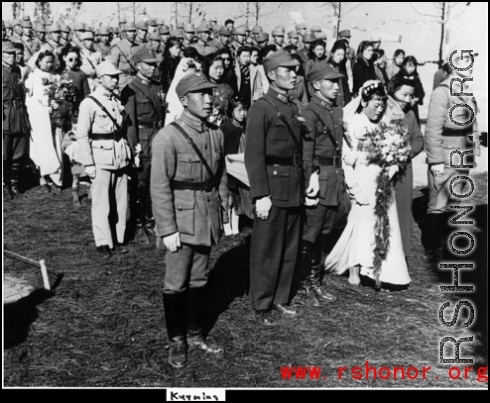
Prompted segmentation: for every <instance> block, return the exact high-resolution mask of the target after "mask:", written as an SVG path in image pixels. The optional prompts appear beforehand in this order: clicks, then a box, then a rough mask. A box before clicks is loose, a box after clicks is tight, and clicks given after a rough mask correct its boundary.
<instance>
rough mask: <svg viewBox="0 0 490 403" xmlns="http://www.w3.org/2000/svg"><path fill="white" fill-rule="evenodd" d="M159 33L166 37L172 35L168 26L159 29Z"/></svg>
mask: <svg viewBox="0 0 490 403" xmlns="http://www.w3.org/2000/svg"><path fill="white" fill-rule="evenodd" d="M158 33H159V34H160V35H166V34H169V33H170V28H169V27H168V26H167V25H164V26H163V27H160V28H159V29H158Z"/></svg>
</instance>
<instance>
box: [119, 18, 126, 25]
mask: <svg viewBox="0 0 490 403" xmlns="http://www.w3.org/2000/svg"><path fill="white" fill-rule="evenodd" d="M126 22H127V21H126V18H124V17H122V18H121V19H120V20H119V24H126Z"/></svg>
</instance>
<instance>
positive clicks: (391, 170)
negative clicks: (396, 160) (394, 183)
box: [388, 165, 400, 179]
mask: <svg viewBox="0 0 490 403" xmlns="http://www.w3.org/2000/svg"><path fill="white" fill-rule="evenodd" d="M399 170H400V167H399V166H398V165H391V166H390V167H389V168H388V177H389V178H390V179H392V178H393V177H394V176H395V174H396V173H397V172H398V171H399Z"/></svg>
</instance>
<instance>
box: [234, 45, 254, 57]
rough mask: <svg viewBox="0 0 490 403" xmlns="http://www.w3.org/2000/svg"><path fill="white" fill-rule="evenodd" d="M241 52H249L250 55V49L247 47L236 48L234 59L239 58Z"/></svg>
mask: <svg viewBox="0 0 490 403" xmlns="http://www.w3.org/2000/svg"><path fill="white" fill-rule="evenodd" d="M243 52H249V53H250V54H252V49H251V48H249V47H248V46H241V47H239V48H238V50H237V51H236V57H240V55H241V54H242V53H243Z"/></svg>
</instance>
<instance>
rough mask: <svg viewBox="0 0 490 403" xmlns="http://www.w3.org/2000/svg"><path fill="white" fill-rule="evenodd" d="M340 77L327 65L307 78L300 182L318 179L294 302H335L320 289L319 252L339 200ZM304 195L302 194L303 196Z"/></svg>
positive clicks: (341, 186)
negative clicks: (309, 95)
mask: <svg viewBox="0 0 490 403" xmlns="http://www.w3.org/2000/svg"><path fill="white" fill-rule="evenodd" d="M342 77H343V75H342V74H340V73H338V72H336V71H335V69H334V67H332V66H331V65H330V64H324V63H322V64H318V65H317V66H315V67H314V68H313V69H312V70H311V71H310V72H309V73H308V76H307V79H308V82H309V83H310V84H311V85H312V88H313V89H314V91H315V93H314V95H313V97H312V99H311V102H310V103H309V104H308V105H307V106H306V108H305V109H304V111H303V114H302V115H303V117H304V119H305V120H306V125H307V126H308V128H309V129H310V130H311V131H310V133H309V134H308V135H307V137H306V139H305V141H304V143H303V164H304V171H305V180H307V181H309V180H310V177H311V175H312V174H313V173H314V172H316V173H317V174H318V175H319V182H320V187H319V194H318V195H314V196H315V197H316V198H317V202H318V204H317V205H316V206H311V207H308V208H306V217H305V223H304V227H303V241H302V245H301V274H300V275H301V279H300V280H301V281H300V287H299V290H298V296H299V298H298V299H297V300H296V302H298V303H302V304H305V303H308V302H310V301H311V302H312V303H313V305H314V306H319V303H318V300H317V298H321V299H323V300H326V301H333V300H335V297H334V296H333V295H331V294H329V293H326V292H325V291H323V290H322V288H321V280H322V274H323V273H321V267H322V251H323V246H324V243H325V242H324V241H325V238H326V236H327V235H328V234H330V233H331V231H332V229H333V226H334V224H335V221H336V217H337V212H338V211H339V208H340V205H341V203H342V202H343V201H344V200H345V180H344V172H343V169H342V141H343V139H342V136H343V122H342V116H343V112H342V107H341V106H338V105H337V104H336V99H337V96H338V94H339V91H340V90H339V79H340V78H342ZM307 194H308V191H307Z"/></svg>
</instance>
